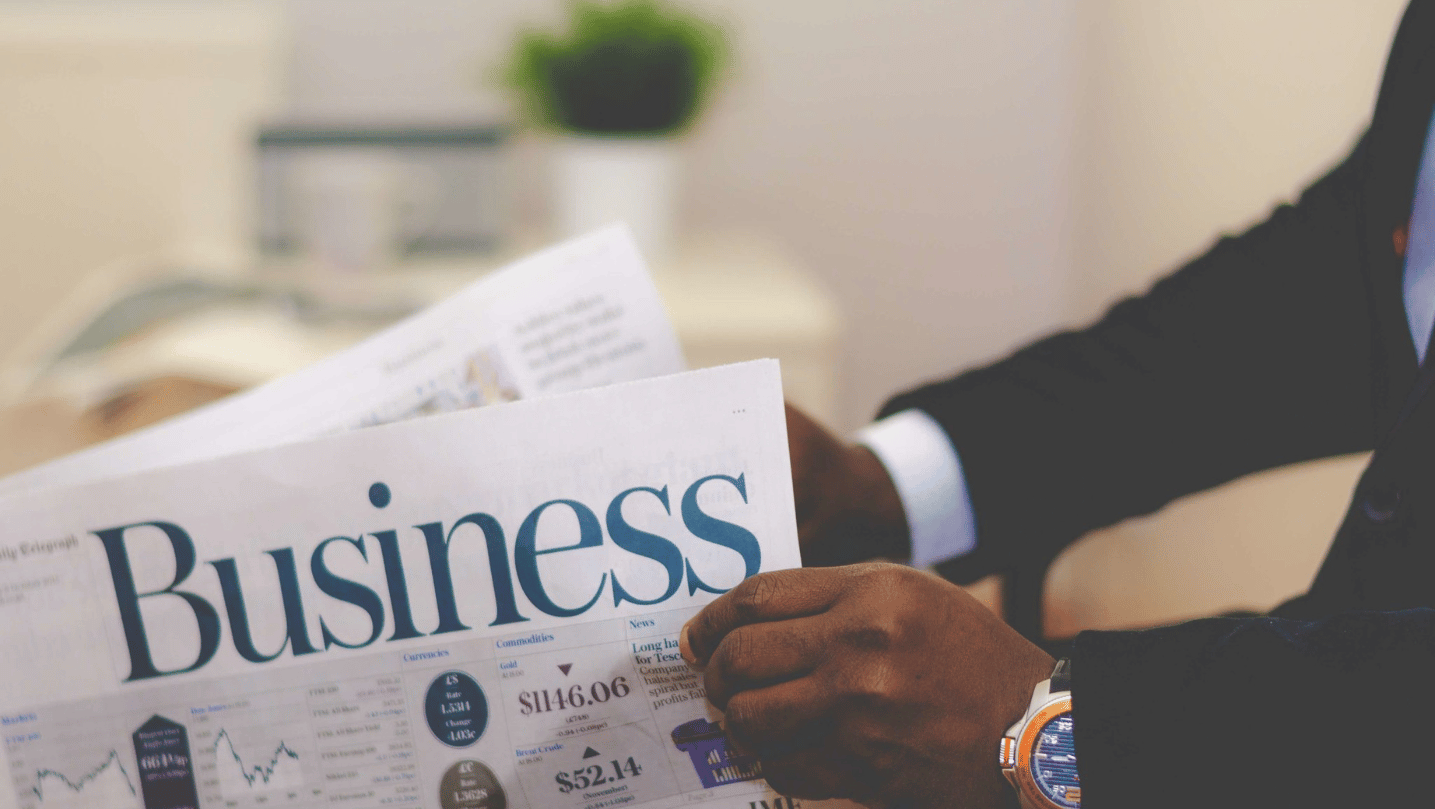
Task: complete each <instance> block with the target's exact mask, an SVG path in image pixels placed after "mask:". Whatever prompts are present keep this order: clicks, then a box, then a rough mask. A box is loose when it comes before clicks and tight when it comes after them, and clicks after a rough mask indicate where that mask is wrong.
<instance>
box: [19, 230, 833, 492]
mask: <svg viewBox="0 0 1435 809" xmlns="http://www.w3.org/2000/svg"><path fill="white" fill-rule="evenodd" d="M512 257H513V256H512V255H504V256H481V257H475V258H473V259H471V260H470V261H462V260H459V259H455V258H453V257H448V258H426V259H413V260H410V261H409V262H407V263H405V264H403V265H401V266H400V267H399V268H398V269H395V270H392V271H389V272H378V273H370V274H366V275H354V276H347V277H343V276H335V275H333V274H319V275H317V276H311V275H308V274H307V273H308V272H309V269H308V268H306V266H305V265H304V263H303V261H302V260H299V259H295V260H294V263H290V264H282V263H281V264H279V265H277V266H273V267H270V268H268V269H267V270H266V271H265V272H264V273H261V274H259V275H257V276H253V277H251V278H250V279H248V280H242V281H237V280H229V281H224V280H222V279H221V280H216V279H206V278H205V277H203V276H189V277H185V276H178V277H164V276H158V277H156V276H155V275H154V274H153V270H148V271H142V270H140V269H138V268H130V269H128V270H126V269H123V268H121V267H116V268H113V269H112V270H111V271H110V273H109V275H108V277H105V278H94V279H90V283H89V284H87V285H86V286H85V287H84V289H83V292H84V293H85V294H81V295H77V296H76V297H75V298H74V299H72V300H71V301H69V302H68V304H69V305H68V307H61V308H60V309H59V310H57V312H56V313H54V319H55V321H56V322H54V323H51V324H49V328H48V329H47V331H48V332H49V333H50V334H51V335H52V349H51V360H50V361H48V362H46V363H42V364H41V366H40V367H38V368H35V369H32V370H31V371H30V373H28V374H18V373H13V372H12V378H18V379H20V380H21V381H22V385H21V387H23V390H24V394H23V396H21V397H19V400H18V401H12V406H11V408H10V409H9V410H8V411H0V436H5V435H11V436H14V437H15V439H16V440H15V443H13V444H9V445H6V444H0V473H3V472H5V471H13V470H16V469H19V468H22V467H23V466H26V465H30V464H34V463H38V462H39V461H42V460H45V459H46V458H48V457H53V456H55V455H58V454H61V453H62V452H65V451H72V450H74V449H78V448H79V447H81V446H84V445H85V444H88V443H93V442H94V441H97V440H100V439H102V438H107V437H111V436H113V435H118V434H120V433H122V432H125V431H127V430H129V429H133V428H136V427H140V426H144V425H145V424H148V423H151V422H153V421H157V420H159V419H160V418H162V417H164V416H168V415H173V414H175V413H178V412H182V411H183V410H185V409H188V408H190V407H193V406H197V405H199V404H202V403H204V402H206V401H209V400H212V399H214V398H218V397H219V396H221V395H224V394H225V393H228V392H231V391H234V390H238V389H241V388H246V387H249V386H252V385H256V384H260V383H262V382H264V381H267V380H269V379H272V378H274V377H277V376H281V375H283V374H287V373H291V372H293V371H297V370H299V369H300V368H302V367H304V366H306V365H308V364H310V363H312V362H314V361H316V360H318V359H320V358H322V357H324V356H327V355H329V354H331V353H333V352H335V351H338V350H340V349H342V348H344V347H346V346H348V345H350V344H352V343H354V342H357V341H358V340H360V339H363V338H364V337H366V336H368V335H370V334H372V333H373V332H375V331H377V330H378V329H380V328H382V327H384V326H386V325H388V324H389V323H391V322H393V321H394V320H396V319H398V318H399V317H402V316H403V315H404V314H407V313H409V312H411V311H414V310H416V309H418V308H419V307H421V306H423V305H426V304H428V303H432V302H435V301H437V300H439V299H441V298H443V297H445V296H447V295H448V294H450V293H452V292H454V291H456V290H457V289H459V288H460V287H461V286H463V285H465V284H468V283H470V282H472V281H473V280H475V279H477V278H478V277H480V276H481V275H482V274H484V273H485V272H488V271H490V270H492V269H494V268H496V267H497V266H500V265H501V264H502V263H503V261H504V260H505V259H507V258H512ZM102 275H104V274H103V273H102ZM653 277H654V281H655V283H656V285H657V287H658V290H659V292H660V293H661V295H662V297H663V299H664V301H665V302H666V304H667V306H668V311H669V316H670V318H671V320H672V323H673V326H674V329H675V330H676V332H677V335H678V338H679V341H680V342H681V343H682V345H683V349H684V352H685V353H686V355H687V359H688V364H689V366H690V367H694V368H698V367H704V366H709V365H718V364H723V363H729V362H737V361H741V360H746V359H754V358H759V357H775V358H777V359H778V360H779V361H781V363H782V375H783V384H784V388H785V392H786V394H787V396H788V398H789V399H790V400H791V401H793V402H795V403H797V404H798V405H800V406H802V407H804V408H805V409H807V410H808V411H809V412H811V413H812V414H814V415H815V416H816V417H817V418H819V419H821V420H823V421H826V422H827V423H829V424H830V423H832V422H833V420H834V419H835V413H836V411H837V379H836V377H837V370H836V368H837V350H838V340H839V337H840V330H841V321H840V317H839V314H838V310H837V307H836V305H835V303H834V302H833V300H832V298H831V296H830V295H829V294H828V293H827V292H826V291H825V290H824V289H823V288H822V287H821V286H820V285H819V284H817V283H816V282H815V281H814V280H813V279H812V277H811V276H809V275H808V274H807V273H806V272H805V271H804V270H803V269H802V268H801V267H800V266H799V265H798V264H797V263H796V262H795V261H793V260H792V259H791V258H789V257H788V256H787V255H786V254H785V253H783V252H782V251H781V250H780V249H779V248H777V247H776V246H775V245H773V244H772V243H771V242H770V241H769V240H767V239H764V238H762V237H760V236H757V235H754V234H750V233H725V234H699V235H696V236H694V237H693V238H690V239H688V240H686V241H685V242H683V243H682V244H681V245H680V247H679V249H678V250H677V251H676V252H675V253H674V254H673V255H672V256H671V258H670V259H668V260H666V261H664V262H662V263H661V264H658V265H656V266H654V267H653ZM127 279H128V280H127ZM306 279H307V280H308V281H310V282H312V284H309V285H306ZM306 290H311V291H306ZM62 335H63V336H62ZM7 419H8V425H7ZM17 424H20V425H22V426H16V425H17ZM24 425H28V426H24Z"/></svg>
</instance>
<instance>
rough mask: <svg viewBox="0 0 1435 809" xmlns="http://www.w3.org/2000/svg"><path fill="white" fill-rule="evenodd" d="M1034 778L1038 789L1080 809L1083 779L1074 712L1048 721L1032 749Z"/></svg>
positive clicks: (1066, 807) (1068, 806) (1070, 807)
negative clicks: (1077, 763)
mask: <svg viewBox="0 0 1435 809" xmlns="http://www.w3.org/2000/svg"><path fill="white" fill-rule="evenodd" d="M1031 777H1032V780H1033V781H1035V782H1036V787H1037V789H1039V790H1041V794H1043V795H1045V796H1046V797H1047V798H1048V799H1049V800H1051V802H1052V803H1054V804H1056V805H1057V806H1061V807H1064V809H1080V807H1081V778H1080V776H1078V775H1077V774H1076V741H1075V738H1074V735H1073V733H1072V729H1071V714H1070V713H1064V714H1060V715H1058V716H1056V717H1055V718H1053V719H1052V720H1051V721H1049V722H1047V723H1046V724H1045V725H1044V726H1042V728H1041V732H1040V733H1039V734H1037V737H1036V744H1035V745H1033V746H1032V750H1031Z"/></svg>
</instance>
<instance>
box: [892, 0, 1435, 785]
mask: <svg viewBox="0 0 1435 809" xmlns="http://www.w3.org/2000/svg"><path fill="white" fill-rule="evenodd" d="M1432 107H1435V0H1415V2H1413V3H1412V5H1411V6H1410V8H1409V9H1408V10H1407V11H1406V15H1405V19H1404V21H1403V22H1402V23H1401V27H1400V30H1399V32H1398V33H1397V35H1396V39H1395V43H1394V45H1393V47H1392V50H1391V54H1390V60H1389V62H1388V65H1387V68H1386V75H1385V79H1384V81H1383V84H1382V86H1381V90H1380V94H1379V97H1378V99H1377V102H1376V107H1375V111H1374V114H1373V117H1372V120H1371V125H1370V128H1369V130H1368V131H1367V133H1366V134H1365V136H1364V137H1363V138H1362V139H1361V141H1360V143H1359V144H1358V145H1357V146H1356V147H1355V149H1354V151H1353V152H1352V153H1351V154H1350V156H1349V157H1348V158H1347V159H1346V160H1345V161H1344V162H1343V163H1341V165H1340V166H1338V167H1337V168H1336V169H1335V170H1334V171H1332V172H1331V173H1330V174H1329V175H1327V176H1326V177H1324V178H1323V179H1321V180H1319V181H1318V182H1316V183H1315V184H1314V185H1312V186H1311V187H1310V188H1309V189H1307V191H1306V192H1305V193H1304V194H1303V195H1302V196H1301V198H1300V200H1299V202H1298V203H1296V204H1295V205H1291V206H1285V207H1282V208H1280V209H1278V210H1276V211H1275V212H1274V213H1273V214H1272V215H1271V217H1270V218H1269V219H1268V220H1267V221H1265V222H1264V223H1262V224H1260V225H1258V226H1256V227H1254V228H1253V229H1251V230H1250V231H1249V232H1247V233H1245V234H1244V235H1241V236H1239V237H1236V238H1229V239H1225V240H1222V241H1221V242H1220V243H1218V244H1217V245H1216V246H1215V247H1213V248H1212V249H1211V250H1210V251H1209V252H1208V253H1206V254H1205V255H1203V256H1201V257H1199V258H1197V259H1196V260H1194V261H1192V262H1191V263H1190V264H1188V265H1186V266H1185V267H1183V268H1182V269H1180V270H1179V271H1178V272H1176V273H1175V274H1174V275H1172V276H1170V277H1168V278H1166V279H1165V280H1163V281H1161V282H1160V283H1158V284H1157V285H1156V286H1155V287H1154V288H1153V289H1152V290H1151V291H1150V292H1149V293H1148V294H1146V295H1144V296H1141V297H1139V298H1134V299H1131V300H1127V301H1124V302H1122V303H1120V304H1118V305H1117V306H1115V307H1114V308H1113V309H1112V310H1111V311H1110V312H1109V313H1108V314H1107V315H1106V316H1105V317H1104V318H1103V319H1102V320H1101V321H1100V322H1098V323H1097V324H1096V325H1094V326H1092V327H1091V328H1088V329H1085V330H1083V331H1078V332H1070V333H1065V334H1059V335H1056V336H1053V337H1050V338H1048V339H1046V340H1043V341H1041V342H1038V343H1036V344H1034V345H1032V346H1030V347H1028V348H1026V349H1024V350H1022V351H1020V352H1018V353H1017V354H1015V355H1013V356H1012V357H1010V358H1008V359H1006V360H1004V361H1002V362H999V363H996V364H995V365H992V366H990V367H986V368H982V369H979V370H976V371H973V372H970V373H967V374H964V375H962V376H959V377H957V378H955V379H952V380H949V381H946V382H942V383H938V384H934V385H930V386H927V387H924V388H921V389H919V390H916V391H913V392H911V393H907V394H904V395H901V396H899V397H897V398H896V399H894V400H893V401H892V402H890V403H889V404H888V405H887V406H886V407H885V408H884V413H891V412H895V411H898V410H902V409H905V408H908V407H919V408H922V409H924V410H926V411H927V412H928V413H930V414H931V415H932V416H934V417H935V418H936V419H937V420H938V421H939V422H940V423H941V424H942V425H943V427H944V428H945V429H946V431H947V433H948V434H949V436H950V437H951V439H952V442H953V444H954V445H955V447H956V448H957V450H958V452H959V454H960V456H961V459H962V465H963V467H964V470H965V473H966V477H967V483H968V486H969V489H970V492H971V497H972V502H973V506H974V510H975V514H976V521H977V527H978V535H979V545H978V548H977V550H976V551H975V552H973V553H972V554H970V555H969V556H968V557H965V558H963V559H961V560H959V561H958V562H956V563H955V564H954V565H952V566H951V568H950V569H948V570H947V571H945V572H947V573H949V574H950V575H952V576H953V577H955V578H957V579H975V578H977V577H979V576H981V575H984V574H986V573H989V572H992V571H997V570H1003V569H1007V568H1010V567H1011V566H1012V565H1014V564H1017V563H1019V562H1020V561H1021V560H1023V559H1025V558H1029V557H1031V556H1034V555H1036V556H1040V555H1045V554H1052V553H1054V552H1055V551H1056V550H1057V549H1058V548H1060V547H1061V546H1062V545H1064V544H1066V543H1068V542H1070V541H1072V540H1073V539H1075V538H1076V537H1078V536H1080V535H1081V534H1083V533H1085V532H1086V531H1088V530H1090V529H1093V528H1097V527H1100V526H1104V525H1108V524H1111V523H1113V522H1116V521H1118V520H1120V519H1122V518H1125V517H1128V516H1132V515H1136V514H1142V513H1147V512H1150V511H1153V510H1155V509H1157V508H1159V507H1160V506H1161V505H1163V504H1164V503H1166V502H1168V501H1170V500H1172V499H1174V498H1176V497H1179V496H1181V495H1184V494H1187V493H1190V492H1194V491H1198V490H1201V489H1205V488H1209V487H1211V486H1213V485H1216V484H1219V483H1222V482H1224V481H1229V480H1232V479H1234V478H1237V477H1239V476H1241V475H1245V474H1247V473H1250V472H1254V471H1257V470H1261V469H1268V468H1271V467H1275V466H1280V465H1284V464H1289V463H1294V462H1297V461H1304V460H1308V459H1313V458H1320V457H1325V456H1331V455H1337V454H1343V453H1349V452H1356V451H1361V450H1372V449H1373V450H1375V454H1374V456H1373V459H1372V460H1371V462H1370V466H1369V468H1368V469H1366V471H1365V473H1364V475H1363V476H1362V478H1361V481H1360V484H1359V486H1358V488H1357V490H1356V494H1355V498H1354V502H1353V504H1352V505H1351V507H1350V510H1349V513H1348V515H1347V517H1346V519H1345V521H1344V523H1343V525H1342V526H1341V528H1340V530H1339V533H1338V534H1337V536H1336V537H1335V540H1334V542H1333V544H1332V546H1331V549H1330V551H1329V554H1328V556H1327V558H1326V560H1325V562H1324V564H1323V566H1322V568H1321V570H1320V572H1319V574H1318V576H1317V578H1316V580H1315V582H1314V583H1313V585H1312V587H1311V589H1310V592H1309V593H1308V594H1307V595H1305V596H1303V597H1301V598H1299V599H1296V600H1295V601H1293V602H1291V603H1290V604H1287V605H1285V606H1284V607H1282V608H1280V609H1278V610H1277V611H1276V613H1275V615H1276V616H1279V617H1269V618H1257V619H1250V620H1235V619H1211V620H1205V621H1196V622H1193V623H1189V624H1184V625H1181V626H1176V627H1169V628H1162V629H1155V630H1148V631H1142V632H1087V633H1083V634H1082V635H1080V636H1079V637H1078V638H1077V641H1076V644H1075V651H1074V654H1073V704H1074V713H1075V719H1076V722H1075V727H1076V734H1077V737H1076V739H1077V754H1078V757H1079V760H1080V769H1081V777H1082V782H1083V797H1084V799H1085V802H1086V805H1088V806H1090V807H1104V806H1123V807H1124V806H1131V807H1152V806H1207V807H1209V806H1221V807H1230V806H1262V807H1269V806H1340V805H1344V806H1366V805H1373V806H1394V805H1397V804H1396V801H1412V802H1413V803H1414V804H1415V805H1422V806H1431V805H1435V692H1432V685H1435V610H1432V609H1431V607H1432V606H1435V393H1432V394H1429V395H1419V390H1418V389H1420V388H1421V387H1422V384H1423V383H1428V381H1429V378H1425V379H1424V380H1423V382H1422V380H1421V378H1420V372H1419V369H1418V367H1417V362H1416V355H1415V350H1414V346H1413V345H1412V343H1411V339H1410V334H1409V330H1408V327H1407V325H1406V318H1405V311H1404V305H1403V303H1402V300H1401V269H1402V260H1401V257H1400V255H1399V252H1398V250H1399V249H1401V248H1399V247H1397V244H1398V242H1399V240H1398V239H1397V238H1396V237H1395V236H1394V234H1395V232H1396V231H1397V230H1399V229H1400V228H1402V227H1403V226H1404V225H1405V224H1406V223H1407V222H1408V221H1409V218H1410V209H1411V202H1412V197H1413V193H1414V186H1415V179H1416V175H1417V173H1418V168H1419V161H1420V154H1421V150H1422V147H1423V144H1424V141H1425V135H1426V131H1427V128H1428V125H1429V122H1430V119H1431V113H1432ZM1432 362H1435V360H1432ZM1413 391H1414V393H1412V392H1413Z"/></svg>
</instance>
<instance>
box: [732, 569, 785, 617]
mask: <svg viewBox="0 0 1435 809" xmlns="http://www.w3.org/2000/svg"><path fill="white" fill-rule="evenodd" d="M776 595H777V582H776V581H775V579H774V577H773V576H771V575H769V574H766V573H759V574H757V575H756V576H753V577H751V578H749V579H748V580H746V581H744V582H743V583H742V584H740V585H738V586H737V588H736V589H734V590H733V591H732V611H733V615H734V616H736V618H737V620H738V622H739V623H744V624H746V623H752V622H754V621H757V620H760V619H761V618H762V616H763V613H764V609H765V607H766V606H767V604H768V603H769V602H771V601H772V599H773V597H774V596H776Z"/></svg>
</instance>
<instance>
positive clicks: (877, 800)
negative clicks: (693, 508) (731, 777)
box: [682, 563, 1054, 807]
mask: <svg viewBox="0 0 1435 809" xmlns="http://www.w3.org/2000/svg"><path fill="white" fill-rule="evenodd" d="M682 638H683V644H682V646H683V654H684V656H685V657H687V658H688V660H689V662H691V663H695V664H696V665H697V666H700V667H702V666H705V667H706V669H705V671H706V674H705V677H706V686H707V693H708V699H709V700H711V701H712V703H713V704H714V705H716V706H717V707H718V708H720V709H722V710H723V711H725V712H726V714H727V718H726V726H727V733H728V737H729V739H730V740H731V742H732V743H733V744H734V745H735V746H736V747H737V748H738V749H740V750H745V751H748V752H751V753H753V754H755V755H757V756H758V757H759V758H760V759H761V760H762V766H763V774H764V776H765V777H766V778H767V780H768V782H769V783H770V784H771V785H772V787H773V789H776V790H777V791H779V792H781V793H783V794H784V795H791V796H795V797H805V798H814V799H815V798H828V797H843V798H850V799H852V800H856V801H859V802H861V803H864V804H866V805H868V806H872V807H893V806H900V807H957V806H961V807H967V806H971V807H994V806H999V805H1001V802H1002V797H1003V793H1004V791H1006V790H1009V789H1010V788H1009V787H1008V786H1007V784H1006V781H1005V779H1004V778H1003V777H1002V775H1001V772H1000V771H999V769H998V767H997V747H998V741H999V740H1000V739H1001V737H1002V734H1003V733H1005V732H1006V729H1007V728H1008V727H1010V726H1011V725H1012V723H1014V722H1016V720H1018V719H1020V718H1021V716H1022V714H1023V713H1024V712H1025V710H1026V706H1027V703H1028V702H1029V701H1030V699H1031V693H1032V689H1033V688H1034V687H1035V686H1036V684H1037V683H1038V682H1040V681H1042V680H1044V679H1046V678H1047V677H1049V676H1051V669H1052V666H1053V664H1054V661H1053V660H1052V658H1051V656H1050V655H1048V654H1046V653H1045V652H1043V651H1042V650H1041V649H1038V648H1037V647H1036V646H1033V645H1032V644H1031V643H1029V642H1027V641H1026V640H1025V639H1024V638H1022V637H1021V636H1020V635H1018V634H1017V633H1016V632H1015V631H1014V630H1012V629H1011V628H1010V627H1008V626H1007V625H1006V624H1004V623H1002V622H1001V621H1000V620H999V619H998V618H997V617H996V616H994V615H992V614H991V612H989V611H988V610H987V609H986V608H985V607H983V606H982V605H981V604H979V603H978V602H976V601H975V600H973V599H972V598H971V597H970V596H968V595H967V594H966V593H965V592H964V591H962V590H961V589H960V588H958V587H956V586H954V585H951V584H948V583H947V582H945V581H942V580H941V579H939V578H937V577H935V576H931V575H928V574H926V573H922V572H919V571H916V570H913V569H911V568H908V567H903V566H900V565H891V564H880V563H878V564H866V565H853V566H851V567H842V568H825V569H810V568H809V569H801V570H785V571H779V572H775V573H762V574H759V575H757V576H754V577H752V578H750V579H748V580H746V581H744V582H743V583H742V584H740V585H738V586H737V587H735V588H734V589H733V590H731V591H730V592H728V593H727V594H725V595H723V596H722V597H721V598H719V599H718V600H717V601H714V602H713V603H712V604H710V605H708V607H707V608H706V609H704V610H703V611H702V612H701V613H699V614H698V615H697V616H696V617H694V618H693V619H692V620H691V621H690V622H688V625H687V626H686V627H684V629H683V635H682Z"/></svg>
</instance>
